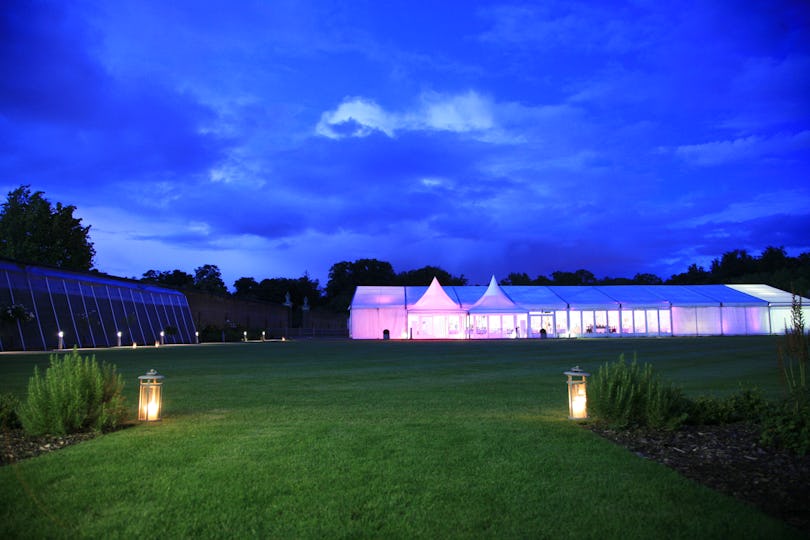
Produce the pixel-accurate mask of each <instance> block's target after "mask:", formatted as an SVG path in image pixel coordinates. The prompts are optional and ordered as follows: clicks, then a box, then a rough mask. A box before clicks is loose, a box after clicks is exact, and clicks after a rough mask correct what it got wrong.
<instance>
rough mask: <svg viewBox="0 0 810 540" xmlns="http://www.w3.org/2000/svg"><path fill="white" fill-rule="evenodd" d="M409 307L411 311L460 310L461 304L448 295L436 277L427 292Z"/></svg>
mask: <svg viewBox="0 0 810 540" xmlns="http://www.w3.org/2000/svg"><path fill="white" fill-rule="evenodd" d="M408 309H409V310H411V311H459V310H460V309H461V306H460V305H459V303H458V302H456V301H454V300H453V299H451V298H450V297H449V296H448V295H447V293H446V292H445V290H444V289H443V288H442V286H441V285H440V284H439V280H438V279H436V278H435V277H434V278H433V281H431V282H430V287H428V288H427V290H426V291H425V294H423V295H422V297H421V298H420V299H419V300H417V301H416V302H414V303H413V304H411V305H409V306H408Z"/></svg>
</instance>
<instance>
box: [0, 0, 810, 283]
mask: <svg viewBox="0 0 810 540" xmlns="http://www.w3.org/2000/svg"><path fill="white" fill-rule="evenodd" d="M0 10H2V11H1V13H2V18H0V36H2V38H0V75H2V76H1V77H0V190H2V193H3V195H4V194H5V193H8V192H9V191H11V190H12V189H15V188H16V187H18V186H19V185H22V184H30V185H31V188H32V189H33V190H41V191H44V192H45V195H46V197H47V198H48V199H49V200H51V202H53V203H55V202H57V201H58V202H62V203H63V204H72V205H75V206H76V207H77V211H76V215H77V217H80V218H82V220H83V223H84V224H85V225H91V226H92V228H91V231H90V235H91V239H92V241H93V242H94V243H95V247H96V251H97V255H96V260H95V262H96V268H98V269H99V270H101V271H103V272H107V273H110V274H114V275H120V276H125V277H140V276H141V275H142V274H143V273H144V272H145V271H147V270H149V269H155V270H173V269H180V270H183V271H185V272H189V273H193V271H194V269H195V268H196V267H199V266H202V265H204V264H216V265H217V266H219V268H220V270H221V271H222V275H223V278H224V280H225V282H226V284H227V285H228V286H229V287H230V286H232V284H233V281H235V280H236V279H238V278H240V277H244V276H247V277H254V278H256V279H257V280H261V279H264V278H271V277H293V278H294V277H299V276H301V275H302V274H303V273H304V272H308V273H309V275H310V276H311V277H313V278H316V279H319V280H320V281H321V284H322V285H325V284H326V280H327V277H328V271H329V268H330V266H331V265H332V264H334V263H336V262H339V261H353V260H356V259H359V258H376V259H380V260H384V261H388V262H390V263H391V264H393V266H394V269H395V270H396V271H398V272H400V271H405V270H411V269H416V268H421V267H423V266H426V265H436V266H440V267H442V268H444V269H445V270H447V271H449V272H450V273H452V274H454V275H461V274H463V275H465V276H466V277H468V278H469V279H470V282H471V283H484V284H485V283H486V282H487V281H488V279H489V276H491V275H493V274H494V275H495V276H496V277H497V278H498V279H501V278H504V277H506V274H507V273H509V272H526V273H527V274H529V275H530V276H531V277H535V276H537V275H548V274H550V273H551V272H553V271H556V270H562V271H574V270H577V269H580V268H585V269H588V270H590V271H592V272H593V273H594V274H595V275H596V276H597V277H605V276H611V277H619V276H622V277H632V276H633V275H634V274H635V273H638V272H651V273H654V274H657V275H659V276H661V277H663V278H667V277H669V276H670V275H671V274H673V273H678V272H683V271H685V270H686V269H687V267H688V266H689V265H690V264H692V263H697V264H701V265H704V266H708V264H709V263H710V261H711V260H712V259H713V258H716V257H719V256H720V255H722V253H724V252H726V251H730V250H732V249H748V250H749V251H750V252H752V253H753V254H755V255H758V254H759V253H760V252H761V251H762V249H764V248H765V247H766V246H784V247H785V248H786V250H787V251H788V254H789V255H792V256H795V255H798V254H799V253H802V252H807V251H810V235H809V234H808V232H809V231H810V173H808V171H810V7H808V5H807V3H806V2H801V1H794V2H780V1H775V2H747V1H716V2H660V1H649V2H648V1H636V2H576V1H559V2H557V1H549V2H507V3H499V2H435V1H434V2H418V1H408V2H371V1H370V2H327V1H315V2H311V1H305V0H295V1H290V2H287V1H280V2H276V1H268V2H260V1H240V2H233V1H227V2H226V1H211V2H204V1H202V2H201V1H200V0H196V1H173V2H158V1H146V0H117V1H115V2H92V1H84V0H78V1H71V2H47V1H45V2H22V1H16V0H11V1H10V2H9V1H6V2H4V3H3V7H1V8H0Z"/></svg>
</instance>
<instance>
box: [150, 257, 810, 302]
mask: <svg viewBox="0 0 810 540" xmlns="http://www.w3.org/2000/svg"><path fill="white" fill-rule="evenodd" d="M434 277H436V278H437V279H438V280H439V283H441V284H442V285H468V284H469V283H468V279H467V278H466V277H464V275H463V274H462V275H460V276H453V275H452V274H450V273H449V272H447V271H446V270H444V269H442V268H440V267H438V266H430V265H429V266H424V267H422V268H419V269H415V270H406V271H403V272H399V273H397V272H395V271H394V267H393V266H392V265H391V263H389V262H386V261H380V260H377V259H358V260H356V261H352V262H350V261H341V262H338V263H335V264H333V265H332V267H331V268H330V269H329V280H328V282H327V284H326V286H325V287H321V285H320V283H319V281H318V280H317V279H312V278H310V277H309V274H308V273H306V272H305V273H304V274H303V275H302V276H301V277H299V278H283V277H276V278H267V279H262V280H261V281H257V280H256V279H255V278H253V277H242V278H239V279H237V280H236V281H235V282H234V284H233V286H234V292H233V293H229V292H228V289H227V287H226V286H225V283H224V282H223V281H222V277H221V273H220V271H219V268H218V267H217V266H215V265H210V264H208V265H204V266H202V267H200V268H197V269H196V270H195V274H194V275H192V274H187V273H185V272H183V271H181V270H173V271H163V272H161V271H156V270H149V271H147V272H145V273H144V274H143V277H142V278H141V281H145V282H150V283H155V284H159V285H164V286H169V287H174V288H179V289H194V290H200V291H204V292H208V293H212V294H221V295H230V296H233V297H235V298H241V299H247V300H260V301H268V302H275V303H284V302H287V301H289V302H291V303H292V304H293V305H294V306H298V307H301V306H302V305H303V304H304V303H305V302H306V303H307V304H308V305H309V306H311V307H313V308H315V307H328V308H331V309H333V310H335V311H344V310H346V309H347V308H348V307H349V304H350V303H351V299H352V296H353V295H354V291H355V288H356V287H357V286H358V285H401V286H419V285H429V284H430V282H431V281H432V280H433V278H434ZM499 283H500V284H501V285H664V284H666V285H707V284H719V283H729V284H734V283H761V284H765V285H771V286H772V287H776V288H778V289H782V290H785V291H789V292H793V293H796V294H798V295H800V296H805V297H807V296H810V253H801V254H800V255H798V256H796V257H790V256H788V255H787V252H786V251H785V249H784V247H773V246H769V247H766V248H765V249H764V250H763V251H762V253H761V254H760V255H758V256H756V255H751V254H750V253H748V252H747V251H746V250H744V249H735V250H732V251H729V252H726V253H724V254H723V255H721V256H720V257H718V258H716V259H714V260H712V263H711V265H710V267H709V268H708V269H706V268H704V267H702V266H699V265H697V264H692V265H690V266H689V268H687V270H686V271H685V272H682V273H679V274H673V275H672V276H670V277H669V278H668V279H666V280H664V279H662V278H661V277H659V276H657V275H655V274H650V273H637V274H635V275H634V276H633V277H632V278H626V277H602V278H597V277H596V276H595V275H594V274H593V272H591V271H589V270H586V269H579V270H576V271H573V272H570V271H555V272H552V273H551V274H549V275H538V276H536V277H534V278H532V277H530V276H529V275H528V274H527V273H525V272H513V273H510V274H508V275H507V276H506V278H504V279H501V281H500V282H499ZM482 285H485V284H482Z"/></svg>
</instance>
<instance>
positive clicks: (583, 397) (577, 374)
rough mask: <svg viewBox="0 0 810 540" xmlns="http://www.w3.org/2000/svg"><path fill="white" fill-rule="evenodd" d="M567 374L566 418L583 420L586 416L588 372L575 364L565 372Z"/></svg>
mask: <svg viewBox="0 0 810 540" xmlns="http://www.w3.org/2000/svg"><path fill="white" fill-rule="evenodd" d="M565 375H567V376H568V419H569V420H585V419H587V418H588V381H587V379H588V377H590V376H591V374H590V373H587V372H585V371H582V369H580V367H579V366H575V367H573V368H571V369H570V370H568V371H566V372H565Z"/></svg>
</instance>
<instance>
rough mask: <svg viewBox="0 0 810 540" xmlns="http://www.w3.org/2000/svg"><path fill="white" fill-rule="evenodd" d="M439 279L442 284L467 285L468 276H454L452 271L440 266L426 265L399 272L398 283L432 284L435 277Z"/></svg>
mask: <svg viewBox="0 0 810 540" xmlns="http://www.w3.org/2000/svg"><path fill="white" fill-rule="evenodd" d="M434 277H435V278H436V279H438V280H439V283H441V284H442V285H466V284H467V278H465V277H464V275H461V276H459V277H456V276H453V275H452V274H450V272H447V271H446V270H443V269H441V268H439V267H438V266H424V267H422V268H419V269H417V270H408V271H406V272H400V273H399V274H397V283H398V284H399V285H430V282H431V281H433V278H434Z"/></svg>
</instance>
